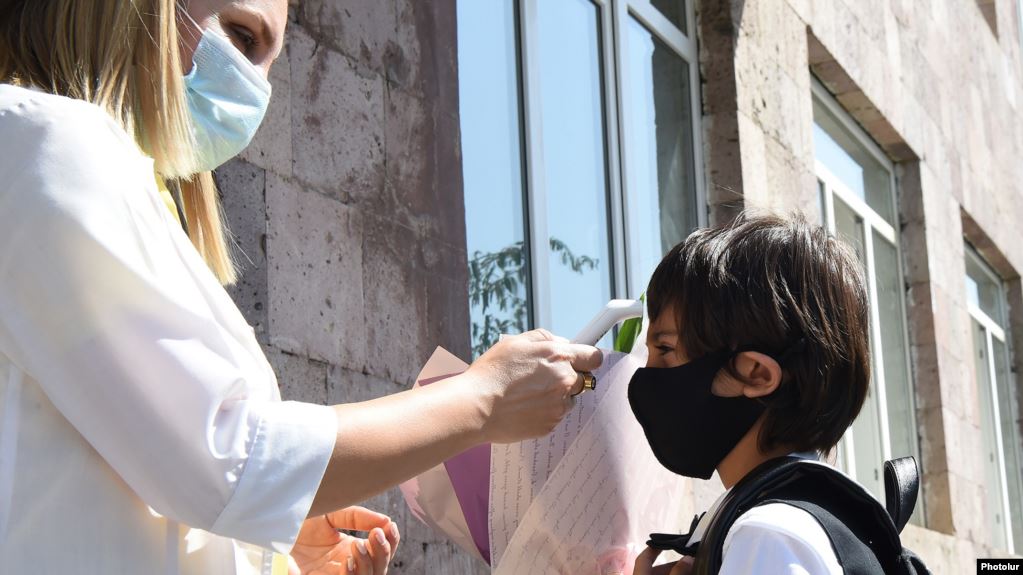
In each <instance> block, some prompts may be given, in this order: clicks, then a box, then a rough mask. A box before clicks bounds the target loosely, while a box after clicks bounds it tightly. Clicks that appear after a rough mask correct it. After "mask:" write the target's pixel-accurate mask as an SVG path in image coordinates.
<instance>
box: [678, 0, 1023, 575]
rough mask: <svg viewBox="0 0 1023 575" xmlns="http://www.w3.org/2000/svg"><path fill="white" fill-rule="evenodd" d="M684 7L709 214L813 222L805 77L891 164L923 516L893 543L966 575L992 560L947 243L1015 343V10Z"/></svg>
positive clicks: (932, 5)
mask: <svg viewBox="0 0 1023 575" xmlns="http://www.w3.org/2000/svg"><path fill="white" fill-rule="evenodd" d="M699 6H700V8H698V10H700V15H699V28H700V40H701V46H700V60H701V73H702V76H703V80H704V85H703V101H704V112H705V115H704V130H705V135H704V136H705V137H704V145H705V150H706V154H705V156H706V158H707V162H706V163H707V176H708V180H709V184H710V189H711V193H710V194H709V199H710V209H711V214H712V219H722V218H725V217H728V215H730V214H731V213H734V211H735V210H736V209H737V207H741V206H755V207H768V208H773V209H778V210H782V211H790V210H795V211H802V212H804V213H806V214H807V215H808V216H810V217H811V218H817V219H819V217H820V216H819V210H818V208H817V199H816V198H817V193H818V191H817V183H816V178H815V177H814V156H813V145H812V142H813V140H812V127H813V110H812V100H811V90H810V83H811V79H810V75H811V71H812V73H813V74H815V75H816V76H817V77H818V78H819V79H820V80H821V81H822V82H823V83H824V85H825V86H826V87H827V89H828V90H829V91H830V92H831V93H832V94H834V95H835V96H836V97H837V99H838V101H839V102H840V103H841V105H842V106H843V107H844V108H845V109H846V110H847V111H848V112H849V113H850V114H851V115H852V116H853V117H854V118H855V119H856V120H857V121H858V123H859V124H860V125H861V126H862V127H863V128H864V129H865V130H866V131H867V132H868V133H869V134H870V135H871V136H872V137H873V138H874V140H876V141H877V142H878V144H880V145H881V147H882V148H883V149H884V150H885V152H886V153H887V154H888V155H889V156H890V157H891V159H892V160H893V161H895V162H896V166H897V167H896V172H897V174H896V176H897V180H898V183H897V193H898V195H899V198H898V199H899V206H900V220H901V221H900V228H901V231H900V236H901V237H900V241H901V244H902V255H903V260H904V261H903V265H904V270H905V272H906V278H905V281H906V294H907V306H908V313H909V316H910V317H909V320H910V321H909V330H910V340H911V341H910V343H911V351H912V360H913V366H912V369H913V375H914V381H915V385H916V400H917V421H918V424H919V430H920V439H921V451H922V453H921V459H922V465H923V474H924V476H923V477H924V495H925V499H924V504H925V505H926V513H927V529H919V528H915V527H911V528H910V530H909V532H908V533H907V539H908V540H909V541H910V544H911V545H914V544H915V545H916V547H917V548H918V550H919V551H920V552H921V554H922V555H923V556H924V558H925V559H926V560H928V561H929V562H930V563H931V566H932V569H933V570H934V571H935V573H967V572H972V571H973V570H974V568H975V564H974V558H975V557H979V556H991V555H998V554H999V553H1004V552H1000V551H999V550H997V549H991V548H990V546H989V543H988V542H989V541H991V539H992V538H991V535H990V534H989V533H987V524H986V517H987V515H986V513H987V512H986V511H984V507H985V503H986V502H985V499H984V489H985V486H984V485H983V465H982V463H981V461H980V455H979V454H980V452H981V451H980V448H979V445H980V441H981V433H980V418H979V406H978V404H977V398H978V393H977V388H976V385H977V383H976V382H975V381H974V379H975V377H974V375H973V374H974V373H975V371H974V366H973V358H972V354H971V351H970V350H972V349H973V347H972V346H973V344H972V335H971V332H970V318H969V315H968V313H967V310H966V301H965V300H966V294H965V288H964V281H965V280H964V274H965V263H964V242H963V240H964V237H965V238H967V239H969V240H970V242H971V243H973V244H974V245H975V246H977V247H978V249H980V250H981V252H982V254H983V255H984V256H985V257H986V258H987V259H988V261H989V262H991V263H992V265H994V266H995V267H996V269H997V270H998V271H999V273H1000V274H1001V275H1002V277H1003V278H1005V279H1006V281H1007V284H1008V287H1009V298H1010V302H1009V304H1010V308H1012V310H1013V314H1014V315H1013V318H1012V319H1011V322H1012V331H1013V332H1014V333H1017V334H1018V333H1020V332H1021V326H1020V315H1021V314H1020V312H1019V310H1020V309H1021V308H1023V299H1021V297H1020V289H1019V283H1020V282H1019V272H1020V270H1023V242H1021V241H1020V233H1021V225H1020V222H1021V221H1023V160H1021V158H1023V119H1021V118H1023V114H1021V112H1023V110H1021V106H1023V101H1020V99H1021V98H1023V81H1021V78H1023V57H1021V53H1020V46H1021V43H1020V37H1019V27H1018V25H1017V16H1018V15H1017V14H1016V9H1017V8H1016V2H1014V1H1010V0H990V1H989V0H985V1H983V2H980V3H979V5H978V3H974V2H966V1H963V2H959V1H950V0H949V1H944V0H930V1H926V2H922V1H915V0H891V1H885V0H778V1H754V0H748V1H743V0H731V1H723V2H709V1H704V2H702V3H700V4H699ZM992 15H994V16H992ZM992 18H996V19H997V22H998V23H1000V25H998V26H997V27H996V26H993V25H992V24H991V22H992V20H991V19H992ZM996 34H997V35H996ZM1015 339H1016V342H1017V346H1018V345H1019V343H1018V342H1019V341H1020V339H1019V337H1016V338H1015ZM1019 358H1020V354H1018V353H1017V354H1015V356H1014V360H1013V365H1014V374H1013V377H1015V378H1016V385H1017V388H1018V387H1019V385H1020V379H1019V375H1020V369H1019V368H1020V367H1021V366H1020V359H1019ZM707 489H712V488H709V487H706V486H695V487H694V490H695V491H696V492H698V493H699V492H701V490H707Z"/></svg>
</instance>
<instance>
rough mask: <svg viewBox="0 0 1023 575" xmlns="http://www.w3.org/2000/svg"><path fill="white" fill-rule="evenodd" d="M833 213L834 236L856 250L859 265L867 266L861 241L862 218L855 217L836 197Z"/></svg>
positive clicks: (834, 197)
mask: <svg viewBox="0 0 1023 575" xmlns="http://www.w3.org/2000/svg"><path fill="white" fill-rule="evenodd" d="M832 199H833V200H834V204H835V205H834V211H835V235H836V236H838V237H839V238H841V239H842V240H843V241H845V242H846V243H848V244H849V245H850V246H852V248H853V249H854V250H856V257H858V258H859V259H860V263H861V264H863V265H864V266H866V265H867V256H866V248H865V247H864V241H865V240H864V239H863V218H861V217H859V216H858V215H856V212H854V211H852V208H850V207H849V206H848V205H846V203H845V202H843V201H842V200H840V199H839V198H838V196H833V197H832Z"/></svg>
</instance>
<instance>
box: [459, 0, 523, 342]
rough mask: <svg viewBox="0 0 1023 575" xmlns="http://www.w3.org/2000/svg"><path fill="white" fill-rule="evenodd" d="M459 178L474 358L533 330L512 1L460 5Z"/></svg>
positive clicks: (477, 0)
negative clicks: (509, 336)
mask: <svg viewBox="0 0 1023 575" xmlns="http://www.w3.org/2000/svg"><path fill="white" fill-rule="evenodd" d="M457 10H458V66H459V72H460V77H461V78H462V81H460V82H459V83H458V88H459V92H458V93H459V99H460V102H459V112H460V114H461V128H462V176H463V179H464V185H465V213H466V221H465V234H466V246H467V249H468V257H469V300H470V301H469V314H470V319H471V336H472V348H473V357H476V356H479V355H480V354H481V353H483V351H485V350H486V349H487V348H488V347H490V346H491V345H493V344H494V343H496V341H497V338H498V336H499V335H500V334H501V333H518V332H521V331H524V330H526V329H528V328H529V315H530V314H529V296H528V294H529V282H530V277H529V250H528V247H527V244H526V242H525V241H524V240H525V236H526V230H525V225H524V222H525V214H524V206H523V203H524V202H523V197H524V188H523V175H522V174H523V172H522V166H523V163H522V132H521V127H520V126H521V117H520V113H519V110H520V100H519V89H518V57H517V45H516V23H515V3H514V2H507V1H504V0H472V1H471V2H458V3H457Z"/></svg>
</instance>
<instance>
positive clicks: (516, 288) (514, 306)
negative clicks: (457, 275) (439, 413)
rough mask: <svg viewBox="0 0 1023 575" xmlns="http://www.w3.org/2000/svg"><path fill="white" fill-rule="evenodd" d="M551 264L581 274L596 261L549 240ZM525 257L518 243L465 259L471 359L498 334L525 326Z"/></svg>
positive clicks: (521, 330)
mask: <svg viewBox="0 0 1023 575" xmlns="http://www.w3.org/2000/svg"><path fill="white" fill-rule="evenodd" d="M550 249H551V252H550V253H551V255H552V256H554V257H552V258H551V260H552V261H554V260H556V261H558V262H560V263H561V265H563V266H566V267H568V268H569V269H570V270H572V271H573V272H575V273H578V274H583V273H585V272H586V271H587V270H594V269H596V268H597V266H598V265H599V263H600V261H599V260H598V259H597V258H591V257H590V256H587V255H579V256H577V255H575V254H574V253H572V250H571V249H569V247H568V246H567V245H565V243H564V242H562V241H561V240H559V239H557V238H551V239H550ZM527 261H528V255H527V250H526V247H525V244H524V242H521V241H518V242H515V243H513V244H511V245H510V246H508V247H505V248H503V249H500V250H498V251H496V252H481V251H476V252H473V254H472V258H471V259H470V260H469V306H470V313H471V316H472V325H471V334H472V356H473V358H474V359H475V358H477V357H479V356H480V355H483V352H485V351H487V350H488V349H490V347H491V346H492V345H494V344H495V343H497V340H498V338H499V337H500V336H501V334H502V333H508V334H513V333H522V332H524V331H526V330H527V329H528V326H529V323H530V322H529V315H530V314H529V312H530V306H529V299H528V297H529V296H528V294H529V286H528V285H527V283H526V274H527V271H528V269H527V268H528V266H527Z"/></svg>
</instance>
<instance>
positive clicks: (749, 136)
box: [738, 112, 771, 208]
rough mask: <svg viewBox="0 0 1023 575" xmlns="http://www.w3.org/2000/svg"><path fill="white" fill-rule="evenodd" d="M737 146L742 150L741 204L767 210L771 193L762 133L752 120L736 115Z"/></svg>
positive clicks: (740, 114)
mask: <svg viewBox="0 0 1023 575" xmlns="http://www.w3.org/2000/svg"><path fill="white" fill-rule="evenodd" d="M738 119H739V146H740V148H741V150H742V182H743V190H742V196H743V198H742V199H743V202H744V203H745V205H746V207H748V208H753V207H755V208H769V207H770V205H771V191H770V190H768V188H767V185H768V182H767V158H766V153H767V150H766V149H765V144H764V132H763V130H761V128H760V126H758V125H757V124H756V123H754V121H753V120H752V119H750V118H749V117H748V116H746V115H745V114H743V113H741V112H740V113H738Z"/></svg>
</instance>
